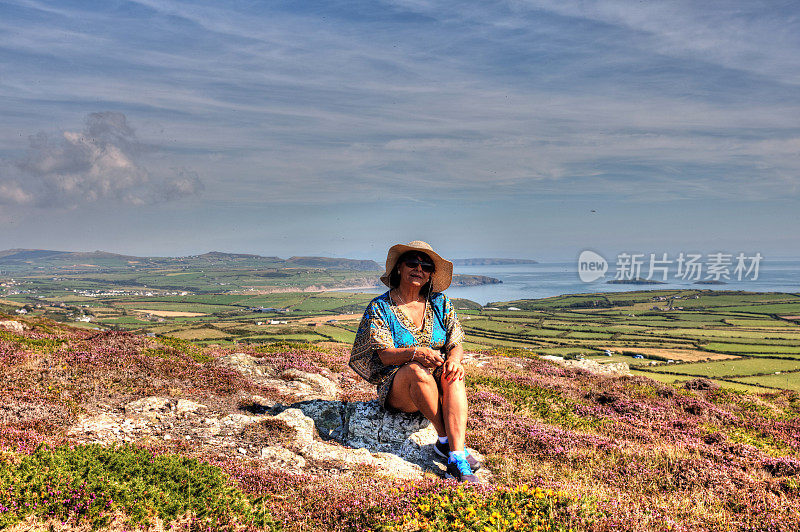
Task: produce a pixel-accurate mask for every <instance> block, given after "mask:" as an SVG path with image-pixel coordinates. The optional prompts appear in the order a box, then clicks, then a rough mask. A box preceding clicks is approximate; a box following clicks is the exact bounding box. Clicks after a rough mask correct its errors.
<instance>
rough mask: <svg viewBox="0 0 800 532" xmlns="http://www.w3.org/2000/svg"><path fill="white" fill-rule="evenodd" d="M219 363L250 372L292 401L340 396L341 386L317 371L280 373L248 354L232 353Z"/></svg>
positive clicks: (287, 371)
mask: <svg viewBox="0 0 800 532" xmlns="http://www.w3.org/2000/svg"><path fill="white" fill-rule="evenodd" d="M217 364H218V365H220V366H222V367H225V368H229V369H231V370H233V371H238V372H239V373H242V374H244V375H247V376H248V377H250V378H251V379H253V381H255V382H257V383H258V384H261V385H263V386H266V387H268V388H271V389H273V390H274V391H275V393H276V394H278V395H281V396H282V397H286V398H288V399H290V400H295V401H303V400H309V399H338V398H339V394H340V390H339V387H338V386H337V385H336V383H334V382H333V381H331V380H330V379H328V378H327V377H325V376H324V375H320V374H318V373H310V372H306V371H300V370H299V369H295V368H290V369H287V370H285V371H283V372H280V373H277V372H276V371H275V370H274V369H273V368H271V367H270V366H269V365H268V364H266V363H265V362H264V360H262V359H260V358H256V357H254V356H251V355H248V354H247V353H232V354H230V355H226V356H224V357H221V358H219V359H218V360H217Z"/></svg>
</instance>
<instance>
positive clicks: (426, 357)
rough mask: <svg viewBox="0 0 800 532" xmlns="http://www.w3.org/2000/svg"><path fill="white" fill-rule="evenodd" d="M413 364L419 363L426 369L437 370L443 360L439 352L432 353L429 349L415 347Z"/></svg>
mask: <svg viewBox="0 0 800 532" xmlns="http://www.w3.org/2000/svg"><path fill="white" fill-rule="evenodd" d="M414 362H419V363H420V364H422V365H423V366H425V367H426V368H438V367H439V366H441V365H442V364H443V363H444V358H442V354H441V353H440V352H439V351H434V350H433V349H431V348H430V347H417V352H416V353H415V354H414Z"/></svg>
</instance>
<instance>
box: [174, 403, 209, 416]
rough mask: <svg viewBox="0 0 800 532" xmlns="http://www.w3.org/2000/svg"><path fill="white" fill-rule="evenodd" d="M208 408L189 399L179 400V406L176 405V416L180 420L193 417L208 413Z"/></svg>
mask: <svg viewBox="0 0 800 532" xmlns="http://www.w3.org/2000/svg"><path fill="white" fill-rule="evenodd" d="M207 410H208V407H207V406H206V405H204V404H200V403H195V402H194V401H189V400H188V399H178V404H177V405H175V415H176V416H178V417H179V418H185V417H189V416H192V415H198V414H199V413H200V412H202V411H207Z"/></svg>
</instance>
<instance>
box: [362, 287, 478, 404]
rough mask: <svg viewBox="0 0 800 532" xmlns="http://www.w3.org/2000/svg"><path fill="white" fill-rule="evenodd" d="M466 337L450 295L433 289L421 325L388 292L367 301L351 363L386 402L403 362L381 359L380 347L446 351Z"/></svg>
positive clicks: (382, 400) (445, 352)
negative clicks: (375, 387) (427, 348)
mask: <svg viewBox="0 0 800 532" xmlns="http://www.w3.org/2000/svg"><path fill="white" fill-rule="evenodd" d="M463 340H464V331H463V330H462V329H461V324H460V323H459V321H458V316H457V315H456V311H455V309H454V308H453V305H452V303H451V302H450V298H448V297H447V296H446V295H444V294H443V293H441V292H434V293H433V294H432V295H431V298H430V304H429V305H427V308H426V312H425V318H424V320H423V323H422V327H417V326H416V325H415V324H414V322H413V321H412V320H411V319H410V318H409V317H408V316H407V315H406V314H405V313H404V312H403V311H402V310H400V308H399V307H398V306H397V305H396V304H395V302H394V301H392V300H391V298H390V297H389V292H386V293H384V294H382V295H380V296H378V297H376V298H375V299H373V300H372V301H370V303H369V305H367V309H366V310H365V311H364V317H363V318H361V323H360V325H359V326H358V333H356V339H355V342H354V343H353V350H352V351H351V353H350V367H351V368H353V369H354V370H355V372H356V373H358V374H359V375H361V376H362V377H363V378H364V379H366V380H368V381H369V382H371V383H372V384H376V385H377V386H378V400H379V401H380V403H381V404H382V405H384V407H385V406H386V405H385V402H386V397H387V396H388V394H389V389H390V388H391V386H392V379H393V378H394V374H395V373H396V372H397V370H398V369H400V367H401V366H392V365H388V364H384V363H383V362H381V359H380V357H379V356H378V351H381V350H383V349H389V348H392V347H413V346H415V345H416V346H419V347H430V348H432V349H434V350H438V351H441V352H442V353H444V354H445V356H446V355H447V353H449V352H450V350H451V349H452V348H453V347H455V346H457V345H458V344H460V343H461V342H462V341H463Z"/></svg>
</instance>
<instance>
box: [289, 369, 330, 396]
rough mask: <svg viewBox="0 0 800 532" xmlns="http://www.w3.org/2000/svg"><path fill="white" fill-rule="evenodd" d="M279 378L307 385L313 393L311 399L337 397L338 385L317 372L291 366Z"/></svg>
mask: <svg viewBox="0 0 800 532" xmlns="http://www.w3.org/2000/svg"><path fill="white" fill-rule="evenodd" d="M281 378H282V379H284V380H289V381H292V382H296V383H302V384H305V385H307V386H309V387H310V388H311V391H312V392H313V393H314V397H313V399H337V398H338V397H339V387H338V386H337V385H336V383H334V382H333V381H331V380H330V379H329V378H327V377H325V376H323V375H320V374H319V373H309V372H306V371H300V370H298V369H295V368H291V369H287V370H286V371H284V372H283V373H281Z"/></svg>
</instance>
